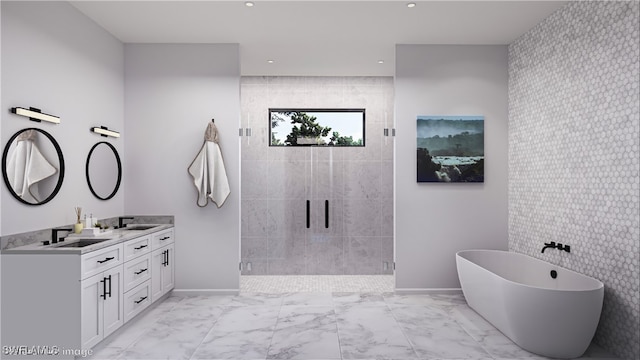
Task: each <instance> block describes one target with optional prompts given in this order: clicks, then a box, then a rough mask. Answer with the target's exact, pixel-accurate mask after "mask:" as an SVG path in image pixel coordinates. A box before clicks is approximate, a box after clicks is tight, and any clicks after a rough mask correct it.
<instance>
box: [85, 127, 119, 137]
mask: <svg viewBox="0 0 640 360" xmlns="http://www.w3.org/2000/svg"><path fill="white" fill-rule="evenodd" d="M91 131H93V132H94V133H96V134H100V136H104V137H107V136H111V137H114V138H119V137H120V133H119V132H117V131H113V130H109V129H108V128H107V127H106V126H100V127H92V128H91Z"/></svg>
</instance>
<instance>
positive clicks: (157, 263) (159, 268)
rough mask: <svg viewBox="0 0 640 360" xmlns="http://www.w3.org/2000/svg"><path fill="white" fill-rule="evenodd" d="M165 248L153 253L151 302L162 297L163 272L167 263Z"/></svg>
mask: <svg viewBox="0 0 640 360" xmlns="http://www.w3.org/2000/svg"><path fill="white" fill-rule="evenodd" d="M164 251H165V248H160V249H158V250H154V251H153V252H152V253H151V302H155V301H156V300H158V298H160V297H161V296H162V272H163V268H164V265H163V264H164V263H165V252H164Z"/></svg>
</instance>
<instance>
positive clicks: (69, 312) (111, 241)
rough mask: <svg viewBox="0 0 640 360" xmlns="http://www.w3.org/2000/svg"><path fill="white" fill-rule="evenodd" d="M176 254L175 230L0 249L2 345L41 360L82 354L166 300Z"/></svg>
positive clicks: (126, 231) (140, 227)
mask: <svg viewBox="0 0 640 360" xmlns="http://www.w3.org/2000/svg"><path fill="white" fill-rule="evenodd" d="M173 253H174V227H173V225H172V224H161V225H151V224H150V225H147V224H131V225H129V226H127V227H124V228H120V229H116V230H112V231H111V232H109V233H106V234H104V235H101V234H97V235H96V236H93V237H80V236H74V235H71V236H67V237H66V238H65V239H64V240H63V241H60V242H57V243H53V244H48V245H43V243H34V244H29V245H24V246H18V247H13V248H9V249H4V250H3V251H2V274H3V275H6V276H3V279H2V339H3V345H6V346H27V347H28V348H29V349H36V350H37V351H39V352H42V354H38V355H40V356H42V357H43V358H45V357H46V358H73V356H74V355H79V354H86V351H87V350H89V349H91V348H92V347H93V346H95V345H96V344H98V343H99V342H100V341H102V340H103V339H104V338H106V337H107V336H108V335H109V334H111V333H113V332H114V331H115V330H117V329H118V328H120V327H121V326H122V325H124V324H125V323H127V322H128V321H130V320H132V319H133V318H134V317H135V316H136V315H138V314H139V313H140V312H142V311H143V310H144V309H146V308H147V307H148V306H149V305H151V304H152V303H154V302H156V301H158V300H159V299H162V298H163V297H164V296H168V295H167V293H168V292H169V291H170V290H171V289H173V287H174V261H173ZM20 355H26V356H24V357H25V358H34V355H36V354H33V355H27V354H26V353H25V354H20ZM20 357H21V356H18V358H20ZM12 358H13V357H12ZM35 358H38V356H35Z"/></svg>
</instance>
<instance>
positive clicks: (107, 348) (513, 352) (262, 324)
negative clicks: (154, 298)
mask: <svg viewBox="0 0 640 360" xmlns="http://www.w3.org/2000/svg"><path fill="white" fill-rule="evenodd" d="M89 358H90V359H93V360H96V359H128V360H137V359H154V360H155V359H194V360H196V359H198V360H200V359H202V360H205V359H206V360H216V359H234V360H244V359H247V360H256V359H262V360H267V359H306V360H334V359H362V360H374V359H389V360H409V359H410V360H436V359H476V360H492V359H493V360H507V359H509V360H511V359H526V360H534V359H545V358H544V357H540V356H537V355H535V354H531V353H529V352H527V351H524V350H522V349H520V348H519V347H518V346H516V345H515V344H514V343H512V342H511V341H510V340H509V339H508V338H506V337H505V336H504V335H502V333H500V332H499V331H498V330H496V329H495V328H494V327H493V326H491V325H490V324H489V323H487V322H486V321H485V320H484V319H482V318H481V317H480V316H479V315H478V314H476V313H475V312H474V311H473V310H471V309H470V308H469V307H468V306H467V305H466V302H465V300H464V297H463V296H462V295H444V294H438V295H395V294H393V293H384V294H383V293H352V292H350V293H347V292H342V293H338V292H335V293H329V292H322V293H302V292H296V293H279V294H263V293H241V294H240V295H235V296H232V295H229V296H185V297H178V296H171V297H168V298H167V299H165V300H164V301H162V302H161V303H160V304H158V305H156V306H154V307H153V308H151V309H149V311H146V312H144V313H142V314H140V316H138V317H137V318H136V319H134V320H133V321H132V322H131V323H129V324H127V325H125V327H124V328H123V329H121V330H119V331H118V332H117V333H115V334H113V335H112V336H111V337H109V338H107V339H105V341H103V342H102V343H101V344H99V345H98V346H97V347H96V348H94V352H93V354H92V355H91V356H90V357H89ZM581 359H589V360H596V359H598V360H603V359H615V358H614V357H613V356H611V355H610V354H608V353H607V352H606V351H604V350H602V349H601V348H599V347H598V346H596V345H592V346H591V347H590V348H589V349H588V350H587V352H586V353H585V355H584V356H583V357H582V358H581Z"/></svg>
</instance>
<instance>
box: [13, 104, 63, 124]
mask: <svg viewBox="0 0 640 360" xmlns="http://www.w3.org/2000/svg"><path fill="white" fill-rule="evenodd" d="M11 112H12V113H14V114H16V115H22V116H26V117H28V118H29V120H32V121H37V122H41V121H42V120H44V121H48V122H51V123H54V124H60V118H59V117H58V116H54V115H49V114H45V113H43V112H41V111H40V109H37V108H34V107H30V108H28V109H25V108H21V107H14V108H11Z"/></svg>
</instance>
